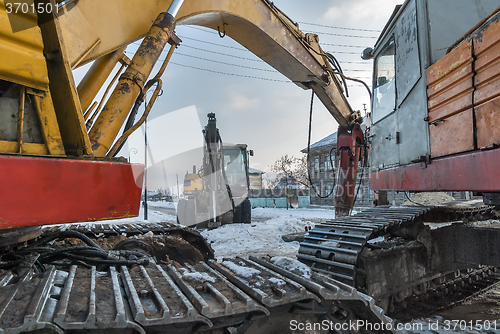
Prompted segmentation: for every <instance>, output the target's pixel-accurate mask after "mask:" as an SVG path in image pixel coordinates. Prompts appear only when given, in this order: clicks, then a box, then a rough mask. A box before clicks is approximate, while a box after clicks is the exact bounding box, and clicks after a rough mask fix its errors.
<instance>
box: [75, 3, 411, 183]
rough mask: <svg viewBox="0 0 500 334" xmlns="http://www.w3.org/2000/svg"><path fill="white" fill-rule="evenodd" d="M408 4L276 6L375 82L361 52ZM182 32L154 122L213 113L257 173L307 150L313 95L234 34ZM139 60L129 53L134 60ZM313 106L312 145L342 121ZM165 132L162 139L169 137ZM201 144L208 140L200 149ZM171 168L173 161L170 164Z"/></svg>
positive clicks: (353, 95)
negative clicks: (244, 147) (245, 149)
mask: <svg viewBox="0 0 500 334" xmlns="http://www.w3.org/2000/svg"><path fill="white" fill-rule="evenodd" d="M402 2H403V1H402V0H314V1H307V2H306V1H303V0H274V4H275V5H276V6H278V7H279V8H280V9H281V10H283V11H284V12H285V13H286V14H287V15H288V16H290V17H291V18H292V19H293V20H295V21H297V22H299V26H300V29H301V30H302V31H304V32H316V33H317V34H318V35H319V38H320V44H321V45H322V47H323V49H324V50H325V51H329V52H331V53H332V54H333V55H334V56H335V57H337V59H338V60H339V61H340V63H341V65H342V67H343V69H344V72H345V73H346V74H347V75H348V76H352V77H357V78H360V79H362V80H365V81H366V82H367V83H368V84H369V85H371V80H370V79H371V71H372V61H368V62H366V61H362V60H361V58H360V56H359V55H360V54H361V51H362V50H363V49H364V48H365V47H372V46H373V45H374V43H375V42H376V38H377V37H378V35H379V32H380V30H382V29H383V27H384V25H385V23H386V22H387V20H388V19H389V17H390V15H391V13H392V11H393V9H394V7H395V6H396V5H397V4H401V3H402ZM313 24H316V25H313ZM317 25H326V26H329V27H323V26H317ZM334 27H336V28H334ZM176 33H177V35H178V36H179V37H180V38H181V39H182V40H183V42H182V44H181V45H180V46H179V47H178V49H177V50H176V53H174V55H173V57H172V59H171V63H170V64H169V66H168V67H167V70H166V72H165V74H164V76H163V78H162V79H163V83H164V94H163V95H162V96H161V97H160V98H159V100H158V101H157V103H156V104H155V107H154V108H153V111H152V113H151V116H150V121H151V122H152V121H154V119H155V118H159V117H160V116H161V115H164V114H166V113H170V112H173V111H176V110H179V109H183V108H186V107H190V106H195V108H196V110H197V112H198V116H199V124H200V125H199V127H200V126H204V125H205V124H206V120H207V118H206V114H207V113H208V112H214V113H215V114H216V117H217V124H218V128H219V129H220V133H221V136H222V139H223V140H224V141H225V142H227V143H246V144H248V146H249V148H250V149H253V150H254V152H255V155H254V156H253V157H252V158H251V167H253V168H256V169H260V170H262V171H266V172H268V171H269V166H270V165H272V164H273V162H274V161H276V160H277V159H278V158H279V157H281V156H282V155H285V154H289V155H294V156H297V157H298V156H300V155H301V153H300V150H301V149H303V148H305V147H306V146H307V134H308V133H307V129H308V117H309V104H310V96H311V92H310V91H304V90H302V89H301V88H299V87H298V86H296V85H294V84H293V83H291V82H289V81H288V82H287V79H286V78H285V77H284V76H283V75H281V74H280V73H278V72H275V71H274V69H273V68H272V67H270V66H269V65H267V64H266V63H265V62H263V61H260V60H259V58H257V57H256V56H254V55H253V54H252V53H251V52H249V51H247V50H241V48H242V47H241V46H240V45H239V44H237V43H236V42H235V41H233V40H231V38H229V37H224V38H222V39H221V38H220V37H219V36H218V34H217V32H214V31H212V30H209V29H206V28H200V27H193V26H182V25H179V26H177V28H176ZM345 35H349V36H351V37H348V36H345ZM211 43H215V44H220V45H224V46H225V47H224V46H217V45H214V44H211ZM330 44H331V45H330ZM133 50H134V45H132V46H131V47H129V48H128V52H132V51H133ZM214 52H218V53H219V54H216V53H214ZM132 55H133V54H131V53H130V54H128V56H129V57H132ZM193 56H194V57H198V58H193ZM236 57H240V58H236ZM200 58H202V59H200ZM241 58H247V59H241ZM218 62H224V63H228V64H233V65H235V66H233V65H227V64H221V63H218ZM241 66H246V67H253V68H258V69H260V70H257V69H248V68H244V67H241ZM193 67H196V68H197V69H195V68H193ZM84 70H85V69H82V70H80V71H79V72H77V73H76V75H75V78H76V80H79V78H81V76H82V73H83V71H84ZM214 72H222V73H226V74H221V73H214ZM228 74H232V75H228ZM242 76H252V77H258V78H261V79H257V78H248V77H242ZM264 79H269V80H278V81H268V80H264ZM349 86H350V91H349V93H350V98H349V102H350V103H351V105H352V108H353V109H355V110H361V111H362V110H363V104H364V103H365V104H366V105H367V108H369V97H368V94H367V92H366V90H365V89H364V88H362V87H360V86H359V85H358V84H356V85H354V86H353V85H349ZM314 103H315V104H314V115H313V131H312V142H315V141H318V140H320V139H322V138H323V137H325V136H328V135H329V134H331V133H333V132H335V131H336V130H337V123H336V122H335V121H334V119H333V118H332V117H331V116H330V114H329V113H328V112H327V111H326V109H325V108H324V107H323V106H322V104H321V102H320V101H319V100H317V99H315V101H314ZM186 110H187V109H186ZM190 110H191V109H190ZM195 123H196V122H195ZM197 131H199V130H198V129H196V130H195V132H197ZM167 132H169V131H168V129H165V131H164V134H165V139H164V141H163V143H162V145H165V147H167V146H168V145H180V143H179V141H176V140H175V139H172V137H168V135H167ZM170 132H172V131H170ZM186 133H191V132H189V131H187V132H186ZM158 135H159V138H161V136H162V134H161V133H160V134H158ZM155 138H158V136H156V137H155ZM200 141H201V140H200ZM201 145H202V142H200V145H199V146H201ZM191 156H192V159H194V161H192V162H187V163H186V165H191V166H192V165H193V164H196V165H199V164H200V162H201V153H199V154H191ZM185 159H188V158H187V157H186V158H185ZM185 159H184V160H185ZM172 163H174V162H173V161H171V162H170V164H172ZM164 164H168V161H167V162H166V163H164ZM182 177H183V176H181V178H182ZM151 180H153V179H151ZM151 182H153V183H154V181H151ZM169 183H171V182H169ZM171 185H172V184H171ZM150 188H153V189H154V188H156V186H155V185H154V184H151V185H150Z"/></svg>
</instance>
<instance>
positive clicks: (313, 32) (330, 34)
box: [307, 31, 378, 38]
mask: <svg viewBox="0 0 500 334" xmlns="http://www.w3.org/2000/svg"><path fill="white" fill-rule="evenodd" d="M307 32H309V33H312V34H317V35H329V36H341V37H354V38H378V37H376V36H360V35H345V34H335V33H330V32H319V31H307Z"/></svg>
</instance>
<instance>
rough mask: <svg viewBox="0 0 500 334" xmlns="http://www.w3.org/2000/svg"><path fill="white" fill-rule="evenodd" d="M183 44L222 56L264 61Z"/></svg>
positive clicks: (184, 45)
mask: <svg viewBox="0 0 500 334" xmlns="http://www.w3.org/2000/svg"><path fill="white" fill-rule="evenodd" d="M181 46H183V47H186V48H190V49H194V50H199V51H204V52H210V53H214V54H217V55H221V56H227V57H233V58H238V59H243V60H250V61H258V62H260V61H262V60H261V59H252V58H246V57H240V56H235V55H231V54H227V53H222V52H217V51H212V50H206V49H201V48H197V47H194V46H190V45H186V44H181Z"/></svg>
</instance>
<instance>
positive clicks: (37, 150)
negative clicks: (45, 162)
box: [23, 143, 49, 155]
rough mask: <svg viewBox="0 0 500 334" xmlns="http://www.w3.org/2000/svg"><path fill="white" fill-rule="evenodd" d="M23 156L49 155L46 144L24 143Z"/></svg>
mask: <svg viewBox="0 0 500 334" xmlns="http://www.w3.org/2000/svg"><path fill="white" fill-rule="evenodd" d="M23 155H49V150H48V149H47V146H46V145H45V144H35V143H23Z"/></svg>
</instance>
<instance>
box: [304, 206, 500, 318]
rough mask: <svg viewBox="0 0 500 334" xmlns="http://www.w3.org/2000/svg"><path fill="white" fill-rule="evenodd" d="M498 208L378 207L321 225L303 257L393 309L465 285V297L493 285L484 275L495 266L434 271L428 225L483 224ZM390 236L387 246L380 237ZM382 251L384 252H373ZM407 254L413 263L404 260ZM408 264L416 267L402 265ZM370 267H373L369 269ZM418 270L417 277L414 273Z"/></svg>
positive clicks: (308, 238) (306, 244)
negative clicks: (385, 280) (469, 222)
mask: <svg viewBox="0 0 500 334" xmlns="http://www.w3.org/2000/svg"><path fill="white" fill-rule="evenodd" d="M492 209H493V207H491V206H485V205H483V204H482V203H481V202H478V201H469V202H463V201H462V202H461V201H456V202H450V203H446V204H443V205H439V206H435V207H426V206H407V207H389V206H381V207H376V208H372V209H368V210H366V211H363V212H361V213H358V214H356V215H353V216H349V217H342V218H338V219H335V220H332V221H328V222H325V223H322V224H320V225H316V226H315V228H314V229H312V230H311V231H310V232H309V235H306V237H305V240H304V242H302V243H301V245H300V249H299V254H298V255H297V257H298V259H299V260H300V261H302V262H303V263H305V264H307V265H308V266H310V267H311V268H313V269H314V270H316V271H318V272H321V273H323V274H327V275H329V276H331V277H333V278H335V279H337V280H339V281H341V282H344V283H346V284H348V285H350V286H353V287H357V288H359V289H360V290H361V291H364V292H366V293H369V294H371V295H373V296H374V297H375V298H376V299H377V303H380V305H381V306H383V307H384V308H386V309H388V310H392V311H394V310H400V309H401V308H404V307H405V306H406V305H410V304H411V303H414V302H415V301H416V300H431V299H433V298H435V297H436V296H440V297H442V296H444V295H446V293H447V292H448V291H454V293H455V294H456V291H458V290H456V289H454V288H450V287H455V286H460V287H463V289H462V290H461V291H462V292H463V294H464V296H465V295H466V291H472V292H471V293H473V291H474V289H475V287H482V285H483V283H484V282H489V280H488V279H485V278H484V277H485V274H484V273H489V272H491V268H489V267H479V268H473V269H468V270H458V271H451V272H435V271H433V270H432V268H431V267H430V265H431V263H432V258H430V256H431V252H432V244H431V242H432V241H431V240H432V239H431V238H430V230H429V229H428V228H427V227H425V225H424V222H450V221H469V220H475V219H479V220H482V219H487V218H489V217H491V215H492ZM384 236H389V237H391V238H392V239H388V240H385V241H382V242H380V241H381V240H380V239H376V238H378V237H384ZM393 237H396V238H393ZM397 237H399V238H397ZM401 237H402V238H401ZM374 239H375V240H374ZM412 240H413V241H412ZM374 241H379V243H373V242H374ZM377 249H381V251H380V252H376V251H375V253H374V252H372V251H371V250H377ZM369 250H370V251H369ZM365 251H366V252H365ZM391 252H392V253H391ZM368 254H371V255H368ZM367 256H368V257H367ZM401 256H405V259H407V260H398V259H401ZM398 257H399V258H398ZM384 259H385V260H384ZM388 259H389V260H388ZM373 261H375V262H377V261H380V263H381V265H380V266H378V267H377V265H374V264H373ZM384 261H385V262H384ZM398 261H401V262H398ZM408 262H411V265H408V266H406V267H404V268H400V267H398V265H402V264H405V265H406V263H408ZM367 263H368V264H369V268H370V269H366V267H367ZM393 263H394V264H393ZM398 270H400V271H401V277H402V278H401V279H400V280H399V281H398V278H395V277H396V276H399V275H394V274H393V273H394V272H398ZM412 270H415V274H412V273H408V271H412ZM403 272H404V273H405V276H404V277H403V275H402V274H403ZM370 275H371V276H370ZM419 275H420V276H419ZM368 276H370V278H369V279H368V278H367V277H368ZM486 276H487V275H486ZM388 277H390V278H391V280H390V282H391V283H390V284H389V285H390V286H387V283H385V284H384V283H383V279H387V278H388ZM367 282H371V283H370V284H372V285H370V286H371V289H372V290H373V291H376V292H372V291H366V290H365V289H366V287H367V285H368V283H367ZM493 282H494V280H492V281H491V283H493ZM381 286H382V290H381ZM368 290H369V289H368ZM449 298H450V299H448V303H449V304H451V303H453V299H454V297H452V296H450V297H449ZM442 300H445V299H444V298H442ZM438 304H439V305H441V304H440V303H436V305H438ZM438 308H439V307H437V308H436V309H438Z"/></svg>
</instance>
